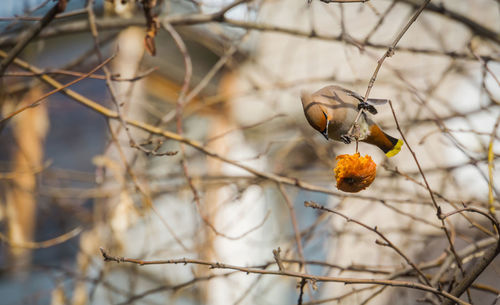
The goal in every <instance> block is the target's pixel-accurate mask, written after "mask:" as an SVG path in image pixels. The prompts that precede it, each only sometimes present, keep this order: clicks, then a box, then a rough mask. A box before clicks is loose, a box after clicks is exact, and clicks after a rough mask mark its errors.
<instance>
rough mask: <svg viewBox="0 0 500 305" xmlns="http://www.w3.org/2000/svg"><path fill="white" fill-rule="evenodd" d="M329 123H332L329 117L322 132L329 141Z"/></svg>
mask: <svg viewBox="0 0 500 305" xmlns="http://www.w3.org/2000/svg"><path fill="white" fill-rule="evenodd" d="M328 125H330V120H328V119H327V120H326V127H325V130H323V131H322V132H321V134H322V135H323V136H324V137H325V139H326V140H327V141H328Z"/></svg>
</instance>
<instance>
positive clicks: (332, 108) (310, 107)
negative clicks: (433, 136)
mask: <svg viewBox="0 0 500 305" xmlns="http://www.w3.org/2000/svg"><path fill="white" fill-rule="evenodd" d="M301 100H302V107H303V108H304V114H305V117H306V119H307V122H309V125H311V126H312V127H313V128H314V129H316V130H317V131H319V132H320V133H321V134H322V135H323V136H324V137H325V138H326V139H327V140H330V139H332V140H335V141H341V142H344V143H346V144H349V143H350V142H351V136H350V135H349V134H348V133H349V129H350V128H351V126H352V125H353V123H354V121H355V119H356V116H357V115H358V111H359V110H360V109H365V110H366V111H363V112H362V114H361V117H360V118H359V121H358V126H359V137H358V140H359V141H361V142H365V143H369V144H372V145H375V146H377V147H378V148H380V149H381V150H382V151H383V152H384V153H385V155H386V156H387V157H393V156H395V155H396V154H398V153H399V151H400V150H401V147H402V146H403V141H402V140H400V139H397V138H394V137H392V136H390V135H388V134H387V133H385V132H384V131H383V130H382V129H381V128H380V127H379V126H378V125H377V124H376V123H375V122H374V121H373V120H372V119H371V117H370V115H369V114H368V113H370V114H376V113H377V110H376V109H375V107H374V106H373V105H372V104H380V103H383V102H385V101H387V100H385V99H368V102H365V101H364V98H363V97H362V96H361V95H359V94H357V93H356V92H354V91H351V90H348V89H345V88H343V87H341V86H337V85H330V86H326V87H324V88H321V89H320V90H318V91H316V92H314V93H313V94H309V93H307V92H305V91H302V92H301ZM367 112H368V113H367Z"/></svg>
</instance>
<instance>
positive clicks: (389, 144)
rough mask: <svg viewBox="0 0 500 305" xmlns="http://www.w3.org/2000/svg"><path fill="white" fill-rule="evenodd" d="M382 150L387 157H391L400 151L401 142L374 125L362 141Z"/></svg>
mask: <svg viewBox="0 0 500 305" xmlns="http://www.w3.org/2000/svg"><path fill="white" fill-rule="evenodd" d="M364 142H366V143H370V144H373V145H376V146H377V147H378V148H380V149H382V151H383V152H384V153H385V155H386V156H387V157H393V156H395V155H397V154H398V153H399V152H400V151H401V146H403V141H402V140H400V139H396V138H394V137H391V136H390V135H388V134H386V133H385V132H383V131H382V129H380V127H378V126H377V125H376V124H373V125H371V126H370V135H369V136H368V137H367V138H366V139H365V140H364Z"/></svg>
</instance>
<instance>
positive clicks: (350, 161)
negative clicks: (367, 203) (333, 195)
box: [333, 153, 377, 193]
mask: <svg viewBox="0 0 500 305" xmlns="http://www.w3.org/2000/svg"><path fill="white" fill-rule="evenodd" d="M336 160H338V162H337V166H336V167H335V168H334V170H333V171H334V172H335V179H336V180H337V188H338V189H339V190H341V191H344V192H349V193H357V192H359V191H361V190H364V189H365V188H367V187H368V186H370V184H372V182H373V180H375V175H376V173H377V164H375V162H373V160H372V158H371V157H370V156H368V155H366V156H364V157H361V156H360V154H359V153H356V154H354V155H340V156H337V158H336Z"/></svg>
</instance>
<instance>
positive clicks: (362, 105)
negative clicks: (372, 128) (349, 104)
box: [358, 101, 378, 114]
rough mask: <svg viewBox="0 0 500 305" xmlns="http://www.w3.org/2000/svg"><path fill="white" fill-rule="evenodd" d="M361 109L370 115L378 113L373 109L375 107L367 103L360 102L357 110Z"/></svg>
mask: <svg viewBox="0 0 500 305" xmlns="http://www.w3.org/2000/svg"><path fill="white" fill-rule="evenodd" d="M361 109H364V110H366V111H368V112H369V113H371V114H377V112H378V111H377V109H375V107H373V105H370V104H368V103H367V102H364V101H361V102H359V104H358V110H361Z"/></svg>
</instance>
